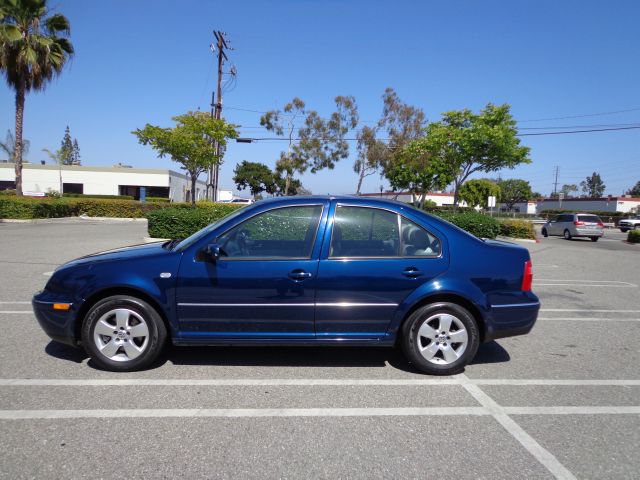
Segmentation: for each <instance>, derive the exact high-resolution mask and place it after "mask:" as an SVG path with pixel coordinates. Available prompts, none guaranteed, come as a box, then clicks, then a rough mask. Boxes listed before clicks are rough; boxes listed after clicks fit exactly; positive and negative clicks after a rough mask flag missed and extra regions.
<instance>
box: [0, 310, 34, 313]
mask: <svg viewBox="0 0 640 480" xmlns="http://www.w3.org/2000/svg"><path fill="white" fill-rule="evenodd" d="M0 313H12V314H13V313H31V314H33V311H31V310H0Z"/></svg>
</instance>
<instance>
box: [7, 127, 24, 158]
mask: <svg viewBox="0 0 640 480" xmlns="http://www.w3.org/2000/svg"><path fill="white" fill-rule="evenodd" d="M0 150H1V151H3V152H4V153H5V154H6V155H7V160H9V161H11V160H13V158H14V157H15V153H16V139H15V137H14V136H13V134H12V133H11V130H7V136H6V137H5V140H4V142H0ZM27 153H29V140H25V139H23V140H22V155H23V156H26V155H27Z"/></svg>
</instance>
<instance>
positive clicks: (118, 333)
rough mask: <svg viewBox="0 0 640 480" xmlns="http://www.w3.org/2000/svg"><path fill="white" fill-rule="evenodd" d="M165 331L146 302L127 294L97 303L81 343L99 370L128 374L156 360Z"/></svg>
mask: <svg viewBox="0 0 640 480" xmlns="http://www.w3.org/2000/svg"><path fill="white" fill-rule="evenodd" d="M166 338H167V330H166V327H165V325H164V322H163V321H162V318H161V317H160V315H159V314H158V312H157V311H156V310H155V309H154V308H153V307H152V306H151V305H149V304H148V303H147V302H145V301H143V300H140V299H139V298H135V297H130V296H127V295H116V296H113V297H107V298H105V299H103V300H100V301H99V302H98V303H96V304H95V305H94V306H93V307H91V309H90V310H89V312H88V313H87V315H86V317H85V319H84V322H83V324H82V344H83V346H84V348H85V350H86V351H87V354H88V355H89V356H90V357H91V359H92V360H93V361H94V362H95V363H96V364H97V365H98V366H99V367H101V368H104V369H105V370H111V371H114V372H129V371H132V370H141V369H143V368H146V367H148V366H149V365H151V363H153V361H154V360H155V359H156V358H157V357H158V355H159V354H160V352H161V351H162V348H163V346H164V343H165V341H166Z"/></svg>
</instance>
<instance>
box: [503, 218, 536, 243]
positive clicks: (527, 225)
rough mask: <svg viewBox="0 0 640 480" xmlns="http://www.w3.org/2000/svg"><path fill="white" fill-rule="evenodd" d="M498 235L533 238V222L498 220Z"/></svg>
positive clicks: (534, 233) (534, 235) (534, 234)
mask: <svg viewBox="0 0 640 480" xmlns="http://www.w3.org/2000/svg"><path fill="white" fill-rule="evenodd" d="M500 235H502V236H505V237H512V238H528V239H532V240H535V238H536V232H535V230H534V229H533V224H532V223H531V222H527V221H525V220H514V219H510V220H500Z"/></svg>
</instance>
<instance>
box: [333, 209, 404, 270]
mask: <svg viewBox="0 0 640 480" xmlns="http://www.w3.org/2000/svg"><path fill="white" fill-rule="evenodd" d="M398 227H399V226H398V215H396V214H395V213H391V212H389V211H386V210H380V209H377V208H365V207H348V206H341V205H339V206H338V208H337V209H336V213H335V219H334V225H333V233H332V235H331V248H330V251H329V256H330V257H333V258H335V257H397V256H398V254H399V250H400V232H399V228H398Z"/></svg>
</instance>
